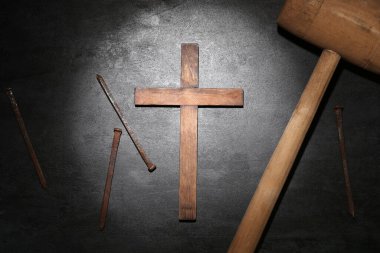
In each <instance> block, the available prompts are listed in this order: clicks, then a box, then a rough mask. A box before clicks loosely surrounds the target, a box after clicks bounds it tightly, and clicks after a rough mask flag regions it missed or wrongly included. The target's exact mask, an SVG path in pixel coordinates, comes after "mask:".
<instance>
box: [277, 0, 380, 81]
mask: <svg viewBox="0 0 380 253" xmlns="http://www.w3.org/2000/svg"><path fill="white" fill-rule="evenodd" d="M277 22H278V24H279V25H280V26H281V27H283V28H285V29H286V30H288V31H290V32H292V33H293V34H295V35H297V36H298V37H300V38H303V39H304V40H307V41H309V42H311V43H313V44H314V45H317V46H319V47H321V48H326V49H330V50H333V51H335V52H337V53H339V54H340V55H341V56H342V57H343V58H344V59H346V60H348V61H350V62H352V63H354V64H356V65H358V66H360V67H362V68H364V69H368V70H370V71H373V72H375V73H378V74H380V1H379V0H366V1H359V0H345V1H342V0H312V1H305V0H287V1H286V2H285V4H284V7H283V9H282V11H281V13H280V15H279V17H278V19H277Z"/></svg>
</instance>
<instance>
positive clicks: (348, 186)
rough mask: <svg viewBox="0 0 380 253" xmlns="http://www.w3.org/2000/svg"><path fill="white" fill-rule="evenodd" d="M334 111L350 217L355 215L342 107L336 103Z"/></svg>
mask: <svg viewBox="0 0 380 253" xmlns="http://www.w3.org/2000/svg"><path fill="white" fill-rule="evenodd" d="M334 111H335V114H336V126H337V128H338V138H339V150H340V155H341V157H342V165H343V173H344V181H345V187H346V194H347V201H348V202H347V203H348V212H349V213H350V214H351V216H352V217H355V207H354V199H353V198H352V191H351V184H350V176H349V174H348V163H347V155H346V144H345V141H344V134H343V116H342V114H343V113H342V112H343V107H342V106H338V105H337V106H335V108H334Z"/></svg>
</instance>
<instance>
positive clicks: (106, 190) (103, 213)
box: [99, 128, 121, 230]
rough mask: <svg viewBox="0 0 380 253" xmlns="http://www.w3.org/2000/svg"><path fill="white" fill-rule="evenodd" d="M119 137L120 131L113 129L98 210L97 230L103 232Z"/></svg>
mask: <svg viewBox="0 0 380 253" xmlns="http://www.w3.org/2000/svg"><path fill="white" fill-rule="evenodd" d="M120 137H121V129H119V128H115V129H114V134H113V141H112V149H111V155H110V163H109V165H108V172H107V179H106V185H105V187H104V195H103V201H102V207H101V209H100V219H99V229H100V230H103V229H104V227H105V225H106V217H107V212H108V203H109V200H110V195H111V186H112V178H113V172H114V171H115V163H116V156H117V149H118V147H119V142H120Z"/></svg>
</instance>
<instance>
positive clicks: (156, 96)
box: [135, 88, 244, 106]
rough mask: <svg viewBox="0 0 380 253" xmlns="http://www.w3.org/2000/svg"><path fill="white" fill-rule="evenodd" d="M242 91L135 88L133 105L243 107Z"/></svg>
mask: <svg viewBox="0 0 380 253" xmlns="http://www.w3.org/2000/svg"><path fill="white" fill-rule="evenodd" d="M243 104H244V93H243V89H238V88H236V89H207V88H203V89H201V88H198V89H193V88H181V89H177V88H149V89H144V88H136V89H135V105H176V106H179V105H197V106H243Z"/></svg>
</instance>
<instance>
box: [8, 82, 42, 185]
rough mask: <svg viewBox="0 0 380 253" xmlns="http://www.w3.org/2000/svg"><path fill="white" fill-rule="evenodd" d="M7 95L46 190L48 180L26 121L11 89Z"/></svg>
mask: <svg viewBox="0 0 380 253" xmlns="http://www.w3.org/2000/svg"><path fill="white" fill-rule="evenodd" d="M5 93H6V94H7V95H8V97H9V99H10V101H11V105H12V109H13V112H14V114H15V116H16V120H17V123H18V126H19V128H20V132H21V134H22V137H23V138H24V142H25V145H26V148H27V149H28V152H29V155H30V158H31V159H32V162H33V166H34V169H35V170H36V173H37V176H38V179H39V181H40V184H41V187H42V188H44V189H46V188H47V184H46V179H45V176H44V173H43V172H42V169H41V165H40V163H39V161H38V159H37V155H36V152H35V151H34V148H33V145H32V142H31V141H30V138H29V134H28V131H27V130H26V126H25V122H24V119H23V118H22V116H21V112H20V109H19V107H18V104H17V102H16V98H15V96H14V95H13V91H12V89H11V88H7V89H6V90H5Z"/></svg>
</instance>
